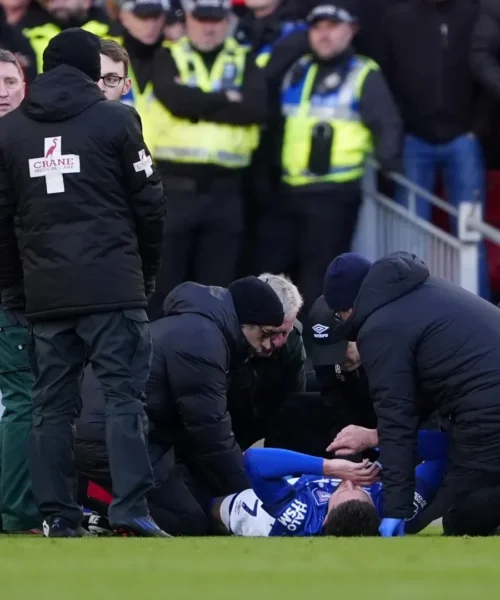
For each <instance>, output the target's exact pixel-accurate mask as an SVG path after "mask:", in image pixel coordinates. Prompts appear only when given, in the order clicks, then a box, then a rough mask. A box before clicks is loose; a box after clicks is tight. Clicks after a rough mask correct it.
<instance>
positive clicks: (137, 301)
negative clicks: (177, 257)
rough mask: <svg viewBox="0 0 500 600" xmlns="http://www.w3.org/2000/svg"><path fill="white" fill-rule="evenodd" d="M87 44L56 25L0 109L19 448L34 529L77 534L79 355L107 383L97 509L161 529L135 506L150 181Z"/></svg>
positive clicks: (136, 131)
mask: <svg viewBox="0 0 500 600" xmlns="http://www.w3.org/2000/svg"><path fill="white" fill-rule="evenodd" d="M99 51H100V43H99V38H97V37H96V36H94V35H93V34H91V33H89V32H87V31H84V30H83V29H79V28H75V29H68V30H66V31H64V32H62V33H61V34H59V35H57V36H56V37H55V38H53V39H52V40H51V41H50V42H49V45H48V46H47V49H46V50H45V52H44V73H43V75H40V76H39V77H38V78H37V79H36V82H34V83H33V85H32V86H31V87H30V90H29V92H28V95H27V97H26V100H25V102H24V103H23V104H22V108H21V110H18V111H14V112H13V113H11V114H9V115H7V116H6V117H4V118H3V119H2V120H1V121H0V129H1V134H0V139H1V145H0V157H1V164H0V173H1V185H0V190H1V193H0V257H1V260H0V286H1V287H11V286H14V285H20V284H21V283H22V282H23V281H24V289H25V294H26V317H27V319H28V320H29V321H31V323H32V328H31V339H30V345H31V347H32V351H31V356H30V359H31V361H32V365H33V371H34V373H35V378H36V380H35V383H34V386H33V407H34V421H33V429H32V432H31V439H30V449H29V459H30V470H31V476H32V480H33V490H34V493H35V498H36V500H37V503H38V508H39V510H40V513H41V514H42V517H43V518H44V519H45V522H44V532H45V534H46V535H47V536H49V537H76V536H80V535H83V533H82V529H81V527H80V524H81V519H82V513H81V509H80V507H79V506H78V505H77V503H76V501H75V497H74V484H75V468H74V463H73V443H74V439H73V438H74V427H73V422H74V419H75V416H77V414H78V412H79V408H80V406H79V405H80V403H81V400H80V382H81V376H82V372H83V368H84V365H85V363H86V362H87V361H90V363H91V364H92V366H93V368H94V372H95V373H96V376H97V377H98V379H99V380H100V383H101V385H102V387H103V390H104V394H105V396H106V404H107V423H106V429H107V443H108V450H109V454H110V462H111V472H112V477H113V491H114V500H113V503H112V505H111V508H110V520H111V522H112V524H113V525H114V528H115V530H116V531H117V532H119V533H121V534H125V535H145V536H164V535H166V534H164V532H162V531H161V530H160V529H159V528H158V527H157V526H156V525H155V523H154V522H153V521H151V520H150V518H149V517H148V510H147V504H146V499H145V496H146V494H147V493H148V491H149V490H150V489H151V486H152V472H151V466H150V463H149V459H148V455H147V448H146V440H145V430H146V426H147V421H146V418H145V414H144V409H143V406H142V402H141V398H142V390H143V388H144V386H145V384H146V380H147V377H148V374H149V366H150V358H151V341H150V335H149V329H148V323H147V316H146V313H145V310H144V309H145V308H146V306H147V300H146V293H147V292H148V291H150V290H151V289H152V285H153V284H154V277H155V274H156V271H157V268H158V263H159V259H160V253H161V243H162V232H163V227H164V199H163V190H162V185H161V180H160V177H159V176H158V174H157V173H156V171H155V169H154V168H153V166H152V161H151V157H150V156H149V151H148V149H147V147H146V146H145V144H144V141H143V139H142V133H141V129H140V122H139V119H138V117H137V114H136V113H135V111H133V110H132V109H130V108H129V107H127V106H124V105H122V104H120V103H118V102H107V101H105V98H104V95H103V94H102V92H101V90H99V88H98V87H97V85H96V82H97V81H98V80H99V78H100V76H101V68H100V57H99ZM69 90H70V91H71V93H69ZM16 214H18V215H19V220H20V224H21V239H22V246H21V251H20V252H19V250H18V245H17V242H16V236H15V230H14V225H13V219H14V216H15V215H16ZM21 260H22V265H21Z"/></svg>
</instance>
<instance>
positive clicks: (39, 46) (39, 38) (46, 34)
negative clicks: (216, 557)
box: [23, 21, 109, 73]
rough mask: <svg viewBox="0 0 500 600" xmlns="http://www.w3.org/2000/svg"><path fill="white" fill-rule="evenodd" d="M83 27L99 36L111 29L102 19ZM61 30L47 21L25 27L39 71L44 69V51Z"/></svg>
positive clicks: (25, 33)
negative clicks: (43, 23)
mask: <svg viewBox="0 0 500 600" xmlns="http://www.w3.org/2000/svg"><path fill="white" fill-rule="evenodd" d="M82 29H85V31H89V32H90V33H93V34H94V35H97V36H98V37H105V36H106V35H107V33H108V31H109V25H106V23H101V22H100V21H89V22H88V23H85V25H82ZM61 31H62V29H61V28H60V27H59V26H57V25H55V24H54V23H45V25H40V26H38V27H32V28H27V29H23V33H24V35H25V36H26V37H27V38H28V39H29V41H30V43H31V47H32V48H33V51H34V52H35V56H36V66H37V72H38V73H41V72H42V71H43V52H44V50H45V48H46V47H47V46H48V43H49V42H50V40H51V39H52V38H53V37H55V36H56V35H57V34H58V33H61Z"/></svg>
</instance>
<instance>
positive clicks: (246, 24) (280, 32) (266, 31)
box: [235, 0, 306, 67]
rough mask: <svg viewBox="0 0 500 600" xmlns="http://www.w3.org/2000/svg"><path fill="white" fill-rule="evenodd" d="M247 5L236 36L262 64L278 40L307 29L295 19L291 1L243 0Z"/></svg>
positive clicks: (262, 64) (264, 63) (266, 60)
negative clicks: (250, 49)
mask: <svg viewBox="0 0 500 600" xmlns="http://www.w3.org/2000/svg"><path fill="white" fill-rule="evenodd" d="M246 7H247V9H248V10H247V12H246V13H245V15H244V16H243V17H242V19H241V20H240V22H239V24H238V29H237V31H236V33H235V38H236V39H237V40H238V41H239V42H240V43H242V44H248V45H249V46H250V47H251V48H252V51H253V52H254V53H255V54H256V55H257V64H258V65H259V66H261V67H265V66H266V64H267V63H268V62H269V59H270V57H271V53H272V50H273V46H274V44H275V43H276V42H277V41H279V40H281V39H283V38H285V37H287V36H288V35H290V34H291V33H293V32H295V31H299V30H304V29H305V28H306V26H305V24H301V23H299V22H298V21H299V19H298V17H297V12H298V11H297V6H296V5H295V3H294V2H293V1H291V0H246Z"/></svg>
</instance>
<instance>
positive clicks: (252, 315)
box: [228, 277, 285, 327]
mask: <svg viewBox="0 0 500 600" xmlns="http://www.w3.org/2000/svg"><path fill="white" fill-rule="evenodd" d="M228 289H229V291H230V292H231V296H232V297H233V302H234V307H235V309H236V314H237V315H238V320H239V322H240V323H241V324H242V325H272V326H274V327H279V326H280V325H282V324H283V319H284V318H285V315H284V312H283V305H282V304H281V301H280V299H279V298H278V295H277V294H276V292H275V291H274V290H273V288H272V287H271V286H270V285H269V284H268V283H265V282H264V281H261V280H260V279H259V278H258V277H244V278H243V279H237V280H236V281H233V283H231V284H230V285H229V288H228Z"/></svg>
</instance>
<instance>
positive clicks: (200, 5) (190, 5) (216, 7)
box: [183, 0, 232, 21]
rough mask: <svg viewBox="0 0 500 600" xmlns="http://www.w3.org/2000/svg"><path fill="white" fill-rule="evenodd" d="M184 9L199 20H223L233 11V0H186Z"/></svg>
mask: <svg viewBox="0 0 500 600" xmlns="http://www.w3.org/2000/svg"><path fill="white" fill-rule="evenodd" d="M183 5H184V11H185V12H186V13H189V14H190V15H191V16H192V17H194V18H195V19H198V20H199V21H222V20H223V19H225V18H226V17H227V16H228V15H229V14H230V12H231V7H232V3H231V0H184V3H183Z"/></svg>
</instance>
